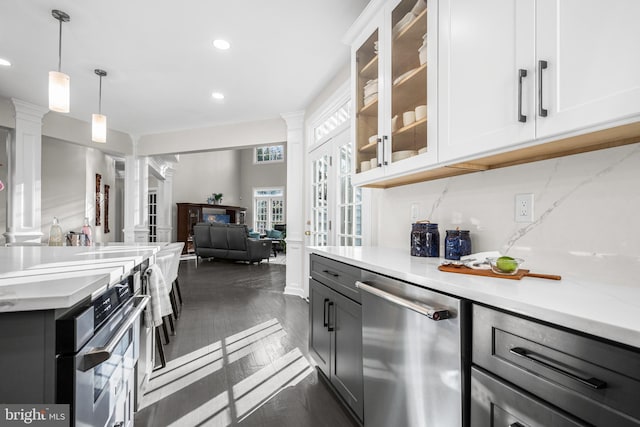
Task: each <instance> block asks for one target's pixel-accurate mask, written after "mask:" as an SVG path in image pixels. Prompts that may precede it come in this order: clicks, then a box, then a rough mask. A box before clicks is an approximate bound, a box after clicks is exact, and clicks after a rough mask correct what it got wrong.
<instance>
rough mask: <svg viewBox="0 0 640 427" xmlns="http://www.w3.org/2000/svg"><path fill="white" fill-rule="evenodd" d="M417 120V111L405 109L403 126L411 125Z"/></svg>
mask: <svg viewBox="0 0 640 427" xmlns="http://www.w3.org/2000/svg"><path fill="white" fill-rule="evenodd" d="M415 121H416V112H415V111H405V112H404V113H402V126H409V125H410V124H411V123H413V122H415Z"/></svg>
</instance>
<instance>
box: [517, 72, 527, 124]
mask: <svg viewBox="0 0 640 427" xmlns="http://www.w3.org/2000/svg"><path fill="white" fill-rule="evenodd" d="M524 77H527V70H523V69H522V68H521V69H519V70H518V121H519V122H521V123H526V122H527V116H525V115H524V114H522V79H523V78H524Z"/></svg>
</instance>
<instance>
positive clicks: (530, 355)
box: [509, 347, 607, 390]
mask: <svg viewBox="0 0 640 427" xmlns="http://www.w3.org/2000/svg"><path fill="white" fill-rule="evenodd" d="M509 351H510V352H511V353H513V354H515V355H516V356H520V357H523V358H525V359H527V360H529V361H531V362H533V363H537V364H538V365H541V366H544V367H545V368H547V369H551V370H552V371H554V372H557V373H559V374H562V375H564V376H566V377H568V378H570V379H572V380H573V381H577V382H579V383H580V384H583V385H586V386H589V387H591V388H594V389H596V390H602V389H605V388H607V383H606V382H604V381H602V380H599V379H597V378H593V377H591V378H582V377H580V376H578V375H576V374H574V373H571V372H569V371H567V370H564V369H561V368H559V367H558V366H557V365H560V363H558V362H556V361H554V360H553V359H550V358H548V357H546V356H543V355H542V354H537V353H534V352H533V351H530V350H527V349H524V348H522V347H513V348H512V349H511V350H509Z"/></svg>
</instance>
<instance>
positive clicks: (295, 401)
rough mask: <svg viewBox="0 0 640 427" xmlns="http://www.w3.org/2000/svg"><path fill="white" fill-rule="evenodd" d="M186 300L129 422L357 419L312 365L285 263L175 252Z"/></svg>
mask: <svg viewBox="0 0 640 427" xmlns="http://www.w3.org/2000/svg"><path fill="white" fill-rule="evenodd" d="M179 280H180V287H181V290H182V296H183V299H184V305H183V307H182V315H181V317H180V319H179V320H178V322H177V325H176V335H175V336H171V337H170V338H171V342H170V343H169V345H167V346H165V347H164V348H165V352H166V356H167V361H168V363H167V367H166V368H164V369H161V370H158V371H156V372H154V376H153V378H152V380H151V381H150V384H149V386H150V387H149V389H148V390H147V392H146V394H145V396H144V397H143V401H142V402H143V405H144V408H143V409H141V410H140V411H138V412H137V413H136V417H135V425H136V426H154V427H155V426H170V425H172V426H200V425H212V426H229V425H241V426H273V427H276V426H278V427H286V426H296V427H298V426H331V427H340V426H348V427H353V426H356V425H357V424H355V423H354V422H353V420H352V419H351V417H350V416H349V414H348V413H347V411H346V410H345V409H344V408H343V407H342V406H341V404H340V403H339V402H338V400H337V398H336V397H335V396H334V395H333V393H332V392H331V391H330V390H329V389H328V386H327V385H326V384H325V382H324V381H323V380H322V379H320V378H318V373H317V371H316V370H315V368H313V367H312V366H311V364H310V360H311V359H310V358H309V356H308V351H307V338H308V322H309V321H308V304H307V302H306V301H304V300H303V299H301V298H299V297H295V296H287V295H283V293H282V292H283V289H284V283H285V266H284V265H278V264H269V263H262V264H258V265H253V264H252V265H246V264H236V263H230V262H223V261H204V262H201V263H199V265H198V268H196V267H195V264H194V262H193V261H182V262H181V265H180V272H179Z"/></svg>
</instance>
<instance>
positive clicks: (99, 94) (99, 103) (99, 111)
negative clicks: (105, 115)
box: [98, 76, 102, 115]
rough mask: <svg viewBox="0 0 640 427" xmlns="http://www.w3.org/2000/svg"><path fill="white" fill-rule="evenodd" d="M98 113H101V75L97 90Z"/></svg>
mask: <svg viewBox="0 0 640 427" xmlns="http://www.w3.org/2000/svg"><path fill="white" fill-rule="evenodd" d="M98 114H100V115H102V76H100V90H99V91H98Z"/></svg>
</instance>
